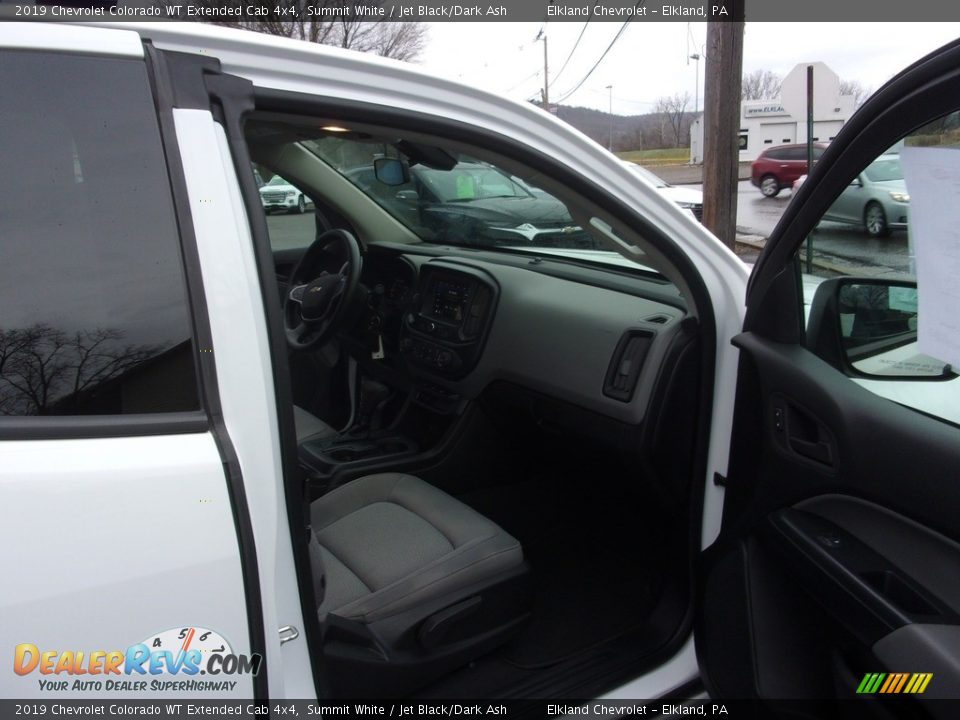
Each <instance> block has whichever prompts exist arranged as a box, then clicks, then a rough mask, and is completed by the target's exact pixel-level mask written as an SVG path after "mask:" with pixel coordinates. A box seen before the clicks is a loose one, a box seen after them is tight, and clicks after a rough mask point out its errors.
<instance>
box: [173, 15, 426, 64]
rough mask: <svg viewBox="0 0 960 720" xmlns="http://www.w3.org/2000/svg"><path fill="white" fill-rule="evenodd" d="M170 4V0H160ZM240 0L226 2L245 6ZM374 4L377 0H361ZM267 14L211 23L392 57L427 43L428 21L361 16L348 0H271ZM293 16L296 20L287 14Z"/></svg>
mask: <svg viewBox="0 0 960 720" xmlns="http://www.w3.org/2000/svg"><path fill="white" fill-rule="evenodd" d="M164 1H165V2H166V3H167V4H174V3H175V0H164ZM194 4H195V5H199V6H208V7H217V8H221V7H223V6H224V4H225V3H224V0H195V2H194ZM246 4H247V3H246V2H243V1H241V0H227V2H226V5H229V6H237V7H241V8H242V7H244V6H245V5H246ZM366 5H368V6H369V5H372V6H378V3H376V2H373V3H366ZM271 7H272V12H271V14H270V15H269V16H266V17H264V18H262V19H257V20H212V21H209V22H211V23H212V24H215V25H225V26H227V27H235V28H241V29H243V30H252V31H254V32H259V33H265V34H267V35H277V36H280V37H289V38H294V39H296V40H306V41H308V42H315V43H320V44H321V45H336V46H337V47H342V48H347V49H349V50H359V51H361V52H368V53H373V54H375V55H380V56H382V57H389V58H394V59H396V60H407V61H411V60H416V59H417V58H418V57H419V56H420V54H421V53H422V52H423V50H424V48H425V47H426V44H427V26H426V25H425V24H424V23H419V22H384V21H380V20H361V19H357V17H358V16H357V15H356V14H355V5H354V3H352V2H348V1H347V0H275V2H272V3H271ZM292 18H296V19H292Z"/></svg>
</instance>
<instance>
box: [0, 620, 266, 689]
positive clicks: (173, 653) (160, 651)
mask: <svg viewBox="0 0 960 720" xmlns="http://www.w3.org/2000/svg"><path fill="white" fill-rule="evenodd" d="M262 662H263V657H262V656H261V655H259V654H257V653H253V654H252V655H238V654H236V653H234V652H233V650H232V649H231V647H230V644H229V643H228V642H227V641H226V639H225V638H224V637H223V636H222V635H220V634H219V633H217V632H215V631H213V630H207V629H205V628H199V627H186V628H173V629H170V630H165V631H163V632H161V633H157V634H156V635H152V636H150V637H148V638H147V639H145V640H144V641H143V642H139V643H136V644H134V645H131V646H129V647H128V648H127V649H126V650H51V649H44V648H39V647H37V646H36V645H34V644H32V643H20V644H19V645H17V646H16V648H15V649H14V655H13V671H14V672H15V673H16V674H17V675H21V676H31V675H36V676H38V677H37V682H38V683H39V686H40V689H41V690H45V691H53V692H58V691H59V692H63V691H71V690H79V691H108V692H109V691H113V692H139V691H146V690H152V691H158V690H159V691H162V692H177V691H198V690H199V691H203V690H210V691H225V690H226V691H230V690H233V689H234V687H236V684H237V681H236V680H231V679H229V678H231V677H236V676H238V675H256V674H257V673H258V672H259V671H260V665H261V664H262ZM199 676H204V678H203V679H201V678H200V677H199Z"/></svg>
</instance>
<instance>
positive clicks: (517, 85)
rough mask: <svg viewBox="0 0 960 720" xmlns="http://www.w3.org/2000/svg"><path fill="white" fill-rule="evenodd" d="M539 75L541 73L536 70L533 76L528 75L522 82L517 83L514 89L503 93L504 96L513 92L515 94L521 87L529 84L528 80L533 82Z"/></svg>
mask: <svg viewBox="0 0 960 720" xmlns="http://www.w3.org/2000/svg"><path fill="white" fill-rule="evenodd" d="M539 75H540V71H539V70H534V71H533V72H532V73H531V74H529V75H527V76H526V77H525V78H524V79H523V80H520V81H519V82H517V83H516V84H515V85H513V87H511V88H510V89H509V90H504V91H503V94H504V95H507V94H508V93H512V92H513V91H514V90H516V89H517V88H518V87H520V86H521V85H523V84H524V83H525V82H527V80H533V78H535V77H539Z"/></svg>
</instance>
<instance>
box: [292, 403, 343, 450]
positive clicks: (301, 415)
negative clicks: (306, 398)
mask: <svg viewBox="0 0 960 720" xmlns="http://www.w3.org/2000/svg"><path fill="white" fill-rule="evenodd" d="M293 424H294V427H296V429H297V445H301V444H303V443H304V442H306V441H307V440H319V439H321V438H327V437H333V436H334V435H336V434H337V431H336V430H334V429H333V428H332V427H330V426H329V425H327V424H326V423H325V422H324V421H323V420H321V419H320V418H318V417H317V416H316V415H313V414H312V413H309V412H307V411H306V410H304V409H303V408H302V407H298V406H297V405H294V406H293Z"/></svg>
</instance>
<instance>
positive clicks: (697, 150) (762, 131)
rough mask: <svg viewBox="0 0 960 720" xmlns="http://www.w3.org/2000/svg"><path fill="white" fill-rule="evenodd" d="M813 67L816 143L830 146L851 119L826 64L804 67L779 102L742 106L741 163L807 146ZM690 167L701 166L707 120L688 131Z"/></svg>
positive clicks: (786, 82)
mask: <svg viewBox="0 0 960 720" xmlns="http://www.w3.org/2000/svg"><path fill="white" fill-rule="evenodd" d="M808 65H812V66H813V141H814V142H820V143H828V142H830V141H831V140H833V138H835V137H836V136H837V133H838V132H840V128H842V127H843V124H844V123H845V122H846V121H847V120H848V119H849V118H850V116H851V115H852V114H853V111H854V110H855V109H856V108H855V101H854V97H853V96H852V95H841V94H840V78H839V77H838V76H837V74H836V73H835V72H833V70H831V69H830V68H828V67H827V66H826V65H825V64H823V63H822V62H813V63H801V64H799V65H797V66H796V67H795V68H793V70H791V71H790V73H789V74H788V75H787V76H786V77H785V78H784V79H783V84H782V86H781V88H780V97H779V98H778V99H777V100H745V101H744V102H742V103H741V104H740V160H741V161H743V160H747V161H750V160H755V159H756V158H757V156H758V155H759V154H760V153H761V152H763V151H764V150H765V149H766V148H768V147H772V146H774V145H789V144H791V143H803V142H806V141H807V66H808ZM690 162H691V163H696V164H699V163H702V162H703V116H702V115H701V116H700V117H698V118H697V119H696V120H694V121H693V124H692V125H691V126H690Z"/></svg>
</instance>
